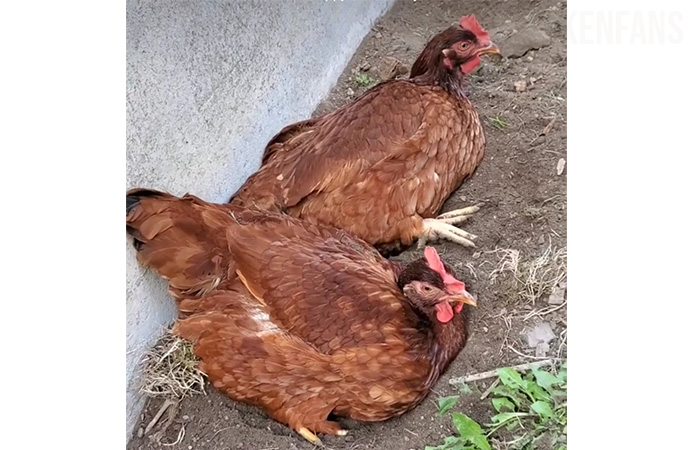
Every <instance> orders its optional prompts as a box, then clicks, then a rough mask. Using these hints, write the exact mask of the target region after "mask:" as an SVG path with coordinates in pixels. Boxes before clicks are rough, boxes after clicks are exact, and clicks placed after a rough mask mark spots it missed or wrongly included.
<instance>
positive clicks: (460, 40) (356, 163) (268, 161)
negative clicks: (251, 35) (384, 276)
mask: <svg viewBox="0 0 696 450" xmlns="http://www.w3.org/2000/svg"><path fill="white" fill-rule="evenodd" d="M486 53H498V48H497V47H496V46H495V45H494V44H493V43H491V41H490V39H489V36H488V33H487V32H486V31H485V30H483V28H481V26H480V25H479V24H478V22H477V21H476V18H475V17H474V16H465V17H462V18H461V20H460V22H459V25H457V26H452V27H450V28H448V29H446V30H445V31H443V32H441V33H440V34H438V35H436V36H435V37H434V38H433V39H432V40H431V41H430V42H429V43H428V44H427V46H426V48H425V49H424V50H423V52H422V53H421V55H420V56H419V57H418V59H417V60H416V62H415V63H414V65H413V67H412V70H411V78H410V79H408V80H393V81H388V82H385V83H382V84H380V85H378V86H376V87H374V88H373V89H371V90H369V91H368V92H366V93H365V94H364V95H363V96H361V97H360V98H358V99H357V100H355V101H354V102H352V103H350V104H348V105H345V106H343V107H342V108H340V109H338V110H336V111H334V112H332V113H330V114H326V115H323V116H320V117H316V118H313V119H310V120H305V121H303V122H299V123H296V124H293V125H290V126H287V127H285V128H284V129H283V130H281V131H280V132H279V133H278V134H277V135H276V136H275V137H274V138H273V139H271V141H270V142H269V143H268V145H267V147H266V150H265V153H264V156H263V160H262V165H261V168H260V169H259V170H258V171H257V172H256V173H255V174H253V175H252V176H251V177H250V178H249V179H248V180H247V182H246V183H245V184H244V185H243V186H242V187H241V188H240V189H239V191H238V192H237V193H236V194H235V195H234V196H233V197H232V198H231V199H230V202H231V203H232V204H234V205H237V206H243V207H247V208H257V209H261V210H267V211H275V212H285V213H288V214H290V215H292V216H295V217H299V218H302V219H306V220H309V221H312V222H315V223H323V224H326V225H331V226H334V227H337V228H340V229H342V230H345V231H348V232H350V233H351V234H353V235H355V236H358V237H360V238H361V239H363V240H365V241H367V242H368V243H370V244H372V245H376V246H378V248H380V249H381V250H382V251H383V252H384V253H389V252H392V251H399V250H401V249H403V248H404V247H406V246H408V245H411V244H412V243H413V242H414V240H416V239H419V244H420V245H422V244H423V243H425V242H426V241H428V240H433V239H436V238H438V237H442V238H448V239H450V240H453V241H455V242H457V243H460V244H462V245H470V246H473V245H474V243H473V242H472V239H475V237H476V236H474V235H472V234H469V233H467V232H465V231H463V230H460V229H459V228H457V227H455V226H453V225H454V224H457V223H460V222H462V221H464V220H466V219H467V218H468V217H469V216H470V215H471V214H473V213H474V212H476V211H477V210H478V205H477V206H473V207H469V208H463V209H461V210H457V211H451V212H449V213H447V214H444V215H442V216H439V217H437V218H435V216H436V215H437V214H438V212H439V211H440V209H441V208H442V205H443V203H444V202H445V200H446V199H447V197H449V195H450V194H451V193H452V191H454V190H455V189H456V188H457V187H458V186H459V185H460V184H461V183H462V181H463V180H464V179H465V178H466V177H467V176H469V175H471V174H472V173H473V172H474V170H475V169H476V167H477V166H478V164H479V163H480V162H481V159H482V158H483V151H484V144H485V139H484V136H483V128H482V127H481V123H480V121H479V117H478V114H477V113H476V109H475V108H474V106H473V105H472V104H471V102H470V101H469V100H468V99H467V98H466V95H465V93H464V79H465V77H466V74H467V73H470V72H471V71H473V70H474V69H475V68H476V66H477V65H478V64H479V63H480V56H481V55H483V54H486Z"/></svg>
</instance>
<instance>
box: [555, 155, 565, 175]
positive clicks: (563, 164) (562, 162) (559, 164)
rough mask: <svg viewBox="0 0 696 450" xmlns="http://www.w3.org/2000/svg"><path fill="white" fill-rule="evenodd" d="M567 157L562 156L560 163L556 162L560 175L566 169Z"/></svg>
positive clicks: (557, 173) (557, 171) (557, 172)
mask: <svg viewBox="0 0 696 450" xmlns="http://www.w3.org/2000/svg"><path fill="white" fill-rule="evenodd" d="M565 162H566V161H565V159H563V158H561V159H559V160H558V164H556V175H560V174H562V173H563V169H565Z"/></svg>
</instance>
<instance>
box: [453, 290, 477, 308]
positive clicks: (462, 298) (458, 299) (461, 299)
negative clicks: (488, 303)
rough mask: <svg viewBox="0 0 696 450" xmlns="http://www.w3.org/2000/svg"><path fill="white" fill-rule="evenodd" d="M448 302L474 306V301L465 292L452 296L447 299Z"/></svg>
mask: <svg viewBox="0 0 696 450" xmlns="http://www.w3.org/2000/svg"><path fill="white" fill-rule="evenodd" d="M448 300H449V302H450V303H466V304H467V305H471V306H476V299H475V298H474V296H473V295H471V294H469V293H468V292H467V291H463V292H459V293H457V294H453V295H451V296H450V297H449V299H448Z"/></svg>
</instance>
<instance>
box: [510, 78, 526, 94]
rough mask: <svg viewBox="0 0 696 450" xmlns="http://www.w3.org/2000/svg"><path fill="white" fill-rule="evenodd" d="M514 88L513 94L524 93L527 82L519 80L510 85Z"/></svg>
mask: <svg viewBox="0 0 696 450" xmlns="http://www.w3.org/2000/svg"><path fill="white" fill-rule="evenodd" d="M512 84H513V86H515V92H524V91H526V90H527V82H526V81H525V80H519V81H515V82H514V83H512Z"/></svg>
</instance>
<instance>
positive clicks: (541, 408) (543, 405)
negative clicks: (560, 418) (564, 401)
mask: <svg viewBox="0 0 696 450" xmlns="http://www.w3.org/2000/svg"><path fill="white" fill-rule="evenodd" d="M530 409H531V410H532V411H534V412H535V413H537V414H538V415H539V416H541V417H542V418H544V419H550V418H552V417H553V409H552V408H551V405H549V404H548V403H547V402H542V401H537V402H534V403H532V406H530Z"/></svg>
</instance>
